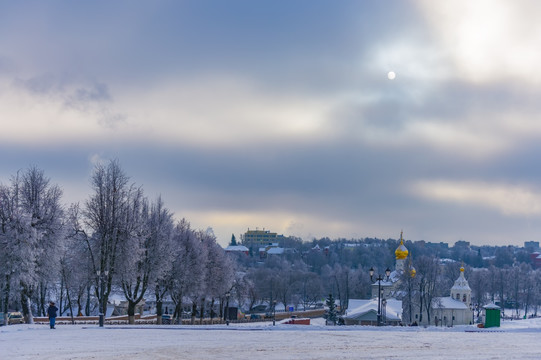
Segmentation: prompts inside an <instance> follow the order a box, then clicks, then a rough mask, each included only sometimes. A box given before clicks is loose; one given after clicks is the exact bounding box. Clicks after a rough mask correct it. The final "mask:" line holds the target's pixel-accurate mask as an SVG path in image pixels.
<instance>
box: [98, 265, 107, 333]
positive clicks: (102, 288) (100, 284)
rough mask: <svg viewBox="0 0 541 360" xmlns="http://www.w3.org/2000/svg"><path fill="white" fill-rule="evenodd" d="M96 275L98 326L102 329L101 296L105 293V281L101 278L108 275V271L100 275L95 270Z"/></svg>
mask: <svg viewBox="0 0 541 360" xmlns="http://www.w3.org/2000/svg"><path fill="white" fill-rule="evenodd" d="M96 275H98V287H99V289H98V302H99V310H98V311H99V317H100V320H99V326H100V327H103V322H104V318H105V304H104V296H103V294H104V293H105V281H104V279H103V278H104V277H107V275H109V271H107V270H105V271H104V272H103V274H102V273H101V271H100V270H97V271H96Z"/></svg>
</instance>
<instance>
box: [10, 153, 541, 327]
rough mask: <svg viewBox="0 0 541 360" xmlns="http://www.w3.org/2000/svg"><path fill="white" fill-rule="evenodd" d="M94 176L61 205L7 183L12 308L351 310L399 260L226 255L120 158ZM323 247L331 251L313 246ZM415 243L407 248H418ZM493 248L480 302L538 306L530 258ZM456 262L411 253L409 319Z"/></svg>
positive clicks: (18, 181)
mask: <svg viewBox="0 0 541 360" xmlns="http://www.w3.org/2000/svg"><path fill="white" fill-rule="evenodd" d="M90 183H91V194H90V196H89V197H88V199H87V200H86V201H84V202H83V203H82V204H72V205H71V206H69V207H64V206H63V205H62V203H61V200H62V191H61V189H60V187H59V186H58V185H55V184H52V183H51V182H50V180H49V179H48V178H47V177H46V176H45V174H44V172H43V171H42V170H40V169H38V168H36V167H32V168H29V169H27V170H25V171H21V172H19V173H17V174H15V175H14V176H13V177H12V178H11V180H10V182H9V183H8V184H5V185H0V295H1V296H0V308H1V309H2V310H3V312H4V313H7V312H8V311H9V310H11V309H22V311H23V312H24V314H25V316H27V318H28V320H29V321H30V322H31V321H32V315H33V314H37V315H45V311H46V306H47V302H48V301H49V300H50V299H57V300H58V301H59V307H60V308H61V311H62V312H64V311H65V310H67V309H69V313H70V314H72V315H73V314H91V313H93V312H95V310H96V308H97V307H98V306H99V307H101V309H105V308H106V306H107V303H108V302H109V298H110V296H111V295H112V293H117V294H122V295H123V296H124V298H125V299H126V301H127V303H128V315H129V316H130V318H131V319H132V320H133V316H134V313H135V307H136V305H137V304H138V303H140V302H141V301H142V299H143V298H145V299H146V300H149V299H151V298H154V299H155V301H156V305H157V312H158V315H161V312H162V304H163V302H164V301H165V300H166V299H168V300H169V299H170V300H171V301H172V302H173V303H174V305H175V310H174V315H175V316H180V315H181V312H182V308H183V306H184V305H190V306H191V307H192V314H195V313H196V312H198V311H197V310H199V314H200V315H201V316H203V314H204V313H205V307H207V308H210V309H215V308H216V306H215V305H216V304H219V305H220V306H218V307H217V308H218V309H219V311H221V309H223V306H222V305H223V303H224V302H225V301H226V298H227V297H226V294H230V295H231V297H232V299H233V300H234V302H235V303H236V304H238V305H240V306H241V307H242V308H244V309H245V310H250V309H252V308H253V307H254V306H255V305H258V304H261V303H265V304H268V305H269V306H272V304H274V303H275V302H277V303H278V304H282V305H283V306H284V310H285V309H286V306H288V305H294V306H296V307H297V308H300V309H302V308H307V307H310V306H313V305H315V304H318V303H320V302H322V301H323V299H324V298H325V297H327V296H328V294H332V295H333V297H335V298H336V299H338V300H339V302H340V305H341V307H340V308H341V309H342V310H343V309H345V308H347V303H348V300H349V299H350V298H367V297H369V296H370V284H371V282H370V278H369V275H368V268H370V267H376V268H379V269H385V268H386V267H390V268H393V266H394V261H395V260H394V250H395V249H396V247H397V246H398V242H397V241H396V240H392V239H388V240H377V239H365V241H355V243H356V244H357V245H358V246H353V247H347V246H345V245H344V242H341V241H336V242H334V243H333V242H329V241H327V240H326V239H323V240H319V241H314V242H312V243H311V244H310V243H303V242H302V241H301V240H300V239H296V238H287V239H286V240H287V242H288V243H287V245H288V246H287V247H288V248H298V249H299V250H298V251H293V252H290V253H288V254H286V255H283V256H271V257H269V258H267V259H266V260H261V259H259V258H257V257H249V256H248V257H247V256H244V255H241V256H239V257H237V258H230V257H228V256H227V255H226V254H225V253H224V251H223V249H222V248H221V247H220V246H219V245H218V244H217V242H216V238H215V236H214V235H213V233H212V232H211V231H201V230H194V229H191V227H190V224H189V222H188V221H187V220H185V219H183V220H180V221H175V220H174V218H173V214H172V213H171V212H170V211H169V210H168V209H167V207H166V206H165V204H164V201H163V200H162V199H161V198H160V197H158V198H157V199H154V200H149V199H148V198H147V197H146V196H145V195H144V192H143V189H142V188H141V187H138V186H136V185H134V184H133V183H131V182H130V179H129V177H128V176H127V175H126V174H125V173H124V172H123V170H122V169H121V167H120V165H119V163H118V162H116V161H111V162H109V163H107V164H99V165H97V166H96V167H95V169H94V171H93V173H92V176H91V181H90ZM349 242H350V243H351V242H352V241H349ZM316 244H318V245H320V246H319V249H323V248H324V247H326V246H328V249H327V250H325V251H321V250H320V251H316V250H313V249H312V247H313V245H316ZM407 246H408V247H409V248H410V251H411V249H414V250H415V246H418V245H415V246H414V244H411V243H408V244H407ZM455 247H456V248H457V249H452V252H453V253H456V255H459V254H462V255H463V256H466V255H468V256H469V259H470V260H471V261H477V260H480V261H484V260H483V258H482V257H481V249H478V251H472V250H471V249H468V248H467V247H464V250H461V249H459V247H457V246H455ZM420 249H421V248H420ZM424 249H425V250H426V249H428V247H427V246H425V247H424ZM440 250H441V251H445V248H444V247H442V248H441V249H440ZM459 250H460V251H459ZM419 251H421V250H419ZM483 251H485V249H483ZM412 252H413V251H412ZM421 252H422V251H421ZM500 253H501V254H500ZM494 254H495V256H496V258H501V259H506V258H507V257H510V258H511V260H512V261H511V263H509V261H507V260H506V261H501V262H499V263H498V264H499V265H501V266H499V267H496V266H494V265H490V266H488V267H484V268H482V267H476V268H473V267H467V271H466V276H467V277H468V280H469V282H470V286H471V288H472V292H473V294H472V295H473V302H474V304H475V306H476V309H478V310H477V311H479V309H480V307H481V306H482V305H484V304H486V303H487V302H490V301H496V302H499V303H501V304H502V305H504V306H506V307H507V308H509V307H513V309H514V315H515V316H517V315H518V313H519V312H520V311H522V312H523V313H524V312H526V313H528V312H534V313H536V311H537V308H538V306H539V305H540V304H539V299H541V274H540V272H539V271H534V270H533V269H532V268H531V266H530V265H529V264H527V263H526V262H520V261H519V260H520V259H521V258H524V259H527V257H524V256H522V257H517V256H515V257H512V256H511V255H513V253H512V252H511V251H510V249H509V248H502V249H496V251H495V252H494ZM477 262H479V261H477ZM459 264H460V263H457V262H454V263H447V264H445V265H442V263H441V261H440V259H439V258H437V257H435V256H433V255H430V254H429V253H427V254H425V253H422V255H417V256H414V257H413V259H412V261H411V265H412V266H414V267H415V269H416V270H417V275H416V276H415V277H411V276H408V272H407V271H406V275H405V278H404V279H403V281H402V284H403V286H404V288H403V289H402V294H404V295H403V296H404V298H403V300H404V302H405V309H406V312H405V314H404V316H405V318H406V319H407V317H408V316H410V314H413V313H414V312H416V311H417V312H420V311H418V309H420V308H423V307H425V308H426V307H428V306H429V304H430V302H431V299H433V298H434V297H437V296H448V295H449V289H450V287H451V286H452V284H453V281H454V280H455V279H456V278H457V277H458V275H459V270H458V269H459V266H460V265H459ZM408 309H410V310H408ZM213 313H214V312H213V311H210V314H211V316H212V315H213ZM220 315H221V314H220Z"/></svg>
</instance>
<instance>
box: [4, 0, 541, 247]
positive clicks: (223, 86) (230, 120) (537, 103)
mask: <svg viewBox="0 0 541 360" xmlns="http://www.w3.org/2000/svg"><path fill="white" fill-rule="evenodd" d="M540 16H541V3H540V2H538V1H535V0H532V1H525V0H524V1H507V0H505V1H497V0H476V1H468V0H463V1H457V0H455V1H444V0H441V1H436V0H423V1H403V0H396V1H391V0H389V1H368V0H367V1H319V0H304V1H301V0H299V1H296V0H293V1H253V0H244V1H242V0H230V1H220V0H216V1H212V0H208V1H205V0H203V1H199V0H193V1H176V0H175V1H173V0H172V1H165V0H164V1H160V0H157V1H138V2H134V1H109V0H108V1H105V0H104V1H99V0H98V1H84V2H81V1H77V2H74V1H61V0H58V1H46V2H44V1H24V0H23V1H2V0H0V154H1V159H2V160H1V161H0V180H1V181H2V182H3V183H6V182H8V180H9V177H10V176H11V175H13V174H14V173H15V172H16V171H17V170H18V169H24V168H27V167H29V166H31V165H36V166H38V167H40V168H42V169H43V170H45V173H46V174H47V176H49V177H50V178H51V180H52V181H53V182H55V183H57V184H59V185H60V186H61V187H62V188H63V189H64V201H65V202H66V204H69V203H71V202H84V201H85V199H87V198H88V196H89V194H90V186H89V176H90V173H91V171H92V168H93V166H94V164H95V163H96V162H98V161H107V160H109V159H118V160H119V161H120V163H121V165H122V167H123V168H124V170H125V171H126V173H127V174H128V175H129V176H130V177H131V179H132V181H133V182H135V183H136V184H139V185H142V186H143V188H144V189H145V192H146V194H147V195H148V196H149V197H155V196H157V195H159V194H161V195H162V197H163V198H164V200H165V202H166V204H167V206H168V207H169V208H170V209H171V210H172V211H174V212H175V214H176V216H177V217H178V218H181V217H186V218H187V219H188V220H189V221H190V222H191V223H192V225H193V226H194V227H195V228H203V229H205V228H207V227H209V226H210V227H212V228H213V229H214V231H215V233H216V235H217V236H218V239H219V241H220V243H222V244H226V243H227V242H228V240H229V239H230V238H231V234H232V233H234V234H235V235H236V236H238V235H239V234H241V233H243V232H244V231H246V230H247V229H248V228H251V229H255V228H260V229H261V228H265V229H270V230H272V231H276V232H278V233H282V234H284V235H294V236H300V237H302V238H303V239H304V240H310V239H312V238H313V237H323V236H328V237H330V238H337V237H346V238H351V237H380V238H389V237H391V238H397V237H398V236H399V234H400V230H402V229H403V230H404V234H405V237H406V238H407V239H411V240H420V239H424V240H426V241H431V242H439V241H445V242H449V243H451V244H453V243H454V242H455V241H457V240H466V241H470V242H471V243H473V244H476V245H483V244H496V245H503V244H518V245H520V244H523V242H524V241H531V240H535V241H539V240H541V239H540V234H541V162H540V161H539V159H540V158H541V156H540V155H541V100H540V99H541V69H540V66H541V65H540V64H541V51H540V50H541V22H539V20H538V19H539V17H540ZM390 71H393V72H394V73H395V74H396V78H395V79H393V80H390V79H389V78H388V73H389V72H390Z"/></svg>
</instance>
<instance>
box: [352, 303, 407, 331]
mask: <svg viewBox="0 0 541 360" xmlns="http://www.w3.org/2000/svg"><path fill="white" fill-rule="evenodd" d="M381 314H382V323H383V324H385V325H400V322H401V320H402V301H400V300H396V299H387V300H386V301H384V302H383V306H382V308H381ZM343 319H344V323H345V324H346V325H374V326H376V325H377V324H378V299H377V298H376V299H370V300H359V299H350V300H349V302H348V309H347V311H346V315H345V316H344V317H343Z"/></svg>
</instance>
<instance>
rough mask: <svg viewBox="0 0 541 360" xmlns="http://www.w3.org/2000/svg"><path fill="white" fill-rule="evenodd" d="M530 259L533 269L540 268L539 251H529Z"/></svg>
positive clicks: (540, 256)
mask: <svg viewBox="0 0 541 360" xmlns="http://www.w3.org/2000/svg"><path fill="white" fill-rule="evenodd" d="M530 260H531V261H532V265H533V267H534V269H539V268H541V253H540V252H539V251H535V252H533V253H531V254H530Z"/></svg>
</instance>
